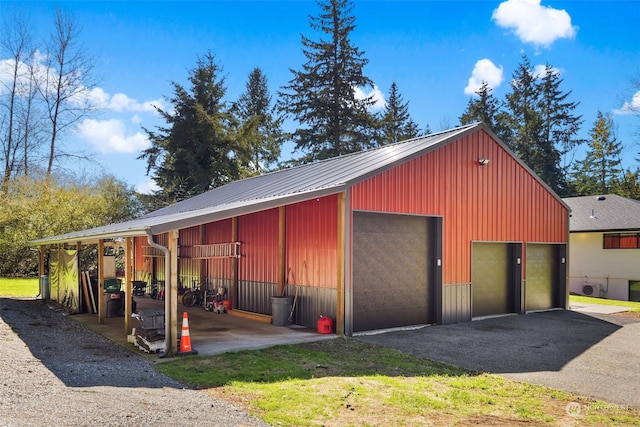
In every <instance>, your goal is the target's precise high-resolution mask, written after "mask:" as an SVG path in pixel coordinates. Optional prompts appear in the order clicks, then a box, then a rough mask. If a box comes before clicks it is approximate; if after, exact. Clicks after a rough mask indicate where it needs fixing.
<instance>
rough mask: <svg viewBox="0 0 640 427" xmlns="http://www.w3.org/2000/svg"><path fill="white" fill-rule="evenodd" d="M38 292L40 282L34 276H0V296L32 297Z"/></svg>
mask: <svg viewBox="0 0 640 427" xmlns="http://www.w3.org/2000/svg"><path fill="white" fill-rule="evenodd" d="M38 293H40V282H39V279H38V278H37V277H35V278H26V279H24V278H6V277H0V296H3V297H19V298H33V297H35V296H36V295H38Z"/></svg>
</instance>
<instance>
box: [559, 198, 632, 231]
mask: <svg viewBox="0 0 640 427" xmlns="http://www.w3.org/2000/svg"><path fill="white" fill-rule="evenodd" d="M563 200H564V201H565V203H566V204H567V205H569V207H570V208H571V218H570V219H569V231H570V232H576V231H631V230H634V231H638V230H640V202H639V201H637V200H632V199H626V198H624V197H621V196H618V195H615V194H608V195H602V196H583V197H568V198H565V199H563Z"/></svg>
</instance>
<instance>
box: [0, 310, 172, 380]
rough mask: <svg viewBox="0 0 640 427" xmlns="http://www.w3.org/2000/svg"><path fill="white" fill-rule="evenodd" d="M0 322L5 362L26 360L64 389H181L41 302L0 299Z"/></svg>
mask: <svg viewBox="0 0 640 427" xmlns="http://www.w3.org/2000/svg"><path fill="white" fill-rule="evenodd" d="M2 322H4V323H5V324H6V326H5V327H4V328H3V330H2V331H1V332H0V334H1V336H2V341H3V342H5V349H6V347H7V346H9V345H10V346H11V349H12V350H11V351H10V354H11V356H12V357H13V358H15V360H17V361H19V363H25V362H26V363H30V362H29V361H28V359H29V358H30V357H31V355H32V356H33V357H34V358H35V359H38V361H39V362H40V363H41V364H42V365H43V366H44V367H45V368H47V369H48V370H49V371H51V372H52V373H53V374H54V375H55V376H56V377H58V379H60V380H61V381H62V382H63V383H64V384H65V385H66V386H69V387H93V386H114V387H146V388H162V387H173V388H183V386H182V385H181V384H179V383H177V382H175V381H173V380H170V379H169V378H167V377H166V376H164V375H161V374H158V373H157V372H156V371H155V369H154V364H153V362H151V361H149V360H146V359H144V358H141V357H138V356H136V355H135V354H133V353H132V352H130V351H128V350H126V349H124V348H122V347H121V346H119V345H117V344H115V343H114V342H112V341H110V340H108V339H106V338H105V337H103V336H101V335H99V334H96V333H94V332H93V331H90V330H89V329H87V328H86V327H84V326H83V325H81V324H79V323H77V322H75V321H73V320H72V319H71V318H69V316H68V315H66V313H65V312H64V311H63V310H61V309H60V308H58V307H56V306H54V305H52V304H48V303H45V302H44V301H42V300H33V299H30V300H25V299H13V298H0V324H1V323H2ZM6 327H8V328H10V329H11V330H10V331H9V330H7V329H6ZM16 337H17V339H18V340H20V341H21V342H22V343H24V346H26V349H25V348H24V346H23V345H21V343H20V342H17V340H16ZM9 341H10V344H7V342H9ZM29 352H30V353H31V355H29V354H28V353H29ZM34 369H36V368H34Z"/></svg>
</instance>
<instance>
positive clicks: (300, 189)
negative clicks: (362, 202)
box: [30, 123, 551, 245]
mask: <svg viewBox="0 0 640 427" xmlns="http://www.w3.org/2000/svg"><path fill="white" fill-rule="evenodd" d="M478 130H484V131H487V132H488V133H490V134H491V132H490V131H489V130H488V129H487V127H486V126H485V125H484V124H482V123H474V124H470V125H466V126H460V127H457V128H454V129H450V130H447V131H443V132H438V133H434V134H431V135H427V136H423V137H418V138H414V139H410V140H406V141H402V142H398V143H395V144H389V145H385V146H382V147H379V148H375V149H370V150H367V151H361V152H357V153H352V154H348V155H343V156H338V157H335V158H331V159H327V160H324V161H319V162H316V163H310V164H305V165H301V166H296V167H292V168H288V169H283V170H278V171H275V172H271V173H267V174H265V175H260V176H256V177H252V178H247V179H243V180H239V181H234V182H231V183H229V184H226V185H224V186H222V187H218V188H214V189H212V190H210V191H207V192H206V193H202V194H200V195H197V196H194V197H192V198H190V199H187V200H184V201H181V202H179V203H176V204H174V205H171V206H167V207H165V208H161V209H158V210H156V211H154V212H151V213H149V214H147V215H145V216H142V217H140V218H137V219H134V220H130V221H126V222H121V223H117V224H110V225H106V226H103V227H97V228H92V229H88V230H82V231H77V232H72V233H67V234H62V235H58V236H51V237H46V238H43V239H38V240H34V241H32V242H30V243H31V244H32V245H46V244H54V243H74V242H79V241H81V242H83V243H95V242H97V241H98V240H100V239H110V238H119V237H133V236H144V235H146V234H149V233H150V234H153V235H155V234H159V233H164V232H167V231H171V230H178V229H182V228H187V227H192V226H196V225H200V224H206V223H208V222H213V221H219V220H222V219H226V218H232V217H235V216H239V215H245V214H249V213H253V212H258V211H261V210H265V209H271V208H274V207H277V206H282V205H285V204H291V203H296V202H300V201H304V200H309V199H313V198H317V197H322V196H327V195H330V194H335V193H339V192H342V191H345V190H346V189H347V188H348V187H350V186H352V185H354V184H356V183H358V182H361V181H363V180H365V179H367V178H370V177H371V176H373V175H377V174H379V173H381V172H384V171H385V170H388V169H391V168H393V167H395V166H397V165H399V164H401V163H404V162H406V161H409V160H411V159H414V158H416V157H419V156H421V155H423V154H425V153H427V152H429V151H432V150H435V149H437V148H439V147H442V146H444V145H446V144H448V143H450V142H453V141H455V140H457V139H459V138H461V137H463V136H465V135H467V134H470V133H473V132H476V131H478ZM494 138H495V136H494ZM495 139H496V140H498V139H497V138H495ZM503 146H504V145H503ZM504 148H505V149H507V150H508V148H507V147H506V146H504ZM514 157H515V156H514ZM520 163H521V164H522V165H523V166H524V167H525V168H526V166H525V165H524V164H523V163H522V162H520ZM527 169H528V168H527ZM532 175H534V176H535V174H533V172H532ZM540 182H541V183H542V185H544V186H545V187H546V188H548V187H547V186H546V185H545V184H544V183H543V182H542V181H540ZM549 191H551V190H549Z"/></svg>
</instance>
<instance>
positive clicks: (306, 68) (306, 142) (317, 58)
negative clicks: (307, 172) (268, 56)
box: [279, 0, 374, 162]
mask: <svg viewBox="0 0 640 427" xmlns="http://www.w3.org/2000/svg"><path fill="white" fill-rule="evenodd" d="M317 4H318V6H319V7H320V9H321V12H320V14H319V15H317V16H312V17H310V26H311V28H312V29H313V30H315V31H318V32H320V33H321V34H323V35H326V36H328V37H327V38H326V39H324V38H323V37H322V35H321V36H320V40H319V41H313V40H311V39H309V38H307V37H305V36H302V45H303V53H304V55H305V57H306V59H307V62H306V63H305V64H304V65H303V66H302V69H301V70H299V71H295V70H291V72H292V73H293V78H292V79H291V80H290V81H289V83H288V85H286V86H284V87H283V91H282V92H280V93H279V95H280V97H281V101H282V105H281V108H282V111H283V112H284V113H286V114H287V115H289V116H291V117H293V119H295V120H296V121H297V122H298V123H299V126H298V128H297V130H296V131H295V132H293V134H292V135H291V137H292V139H293V142H294V143H295V149H296V151H298V150H302V151H306V153H305V156H304V158H303V159H301V161H303V162H307V161H314V160H319V159H326V158H329V157H335V156H339V155H341V154H346V153H351V152H355V151H359V150H362V149H363V148H366V147H367V145H368V144H367V143H365V142H368V141H371V125H372V123H373V120H372V116H371V115H370V114H369V113H368V111H367V108H368V107H369V106H371V105H373V102H374V101H373V99H372V96H369V97H366V98H364V99H357V98H356V95H355V89H356V88H363V87H372V86H373V85H372V81H371V79H369V78H368V77H365V76H364V74H363V68H364V66H365V65H366V64H367V63H368V60H366V59H364V58H363V55H364V52H362V51H361V50H360V49H358V48H357V47H355V46H353V45H352V43H351V40H350V38H349V37H350V34H351V33H352V32H353V30H354V29H355V17H354V16H353V15H352V14H351V12H352V9H353V4H352V2H350V1H348V0H326V1H324V2H320V1H319V2H318V3H317Z"/></svg>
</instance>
